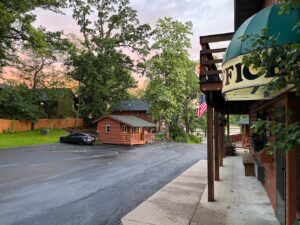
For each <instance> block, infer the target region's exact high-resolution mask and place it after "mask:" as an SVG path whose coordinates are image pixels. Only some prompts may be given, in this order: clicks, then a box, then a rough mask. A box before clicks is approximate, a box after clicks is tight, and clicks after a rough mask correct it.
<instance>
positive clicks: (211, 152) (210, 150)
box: [207, 105, 215, 202]
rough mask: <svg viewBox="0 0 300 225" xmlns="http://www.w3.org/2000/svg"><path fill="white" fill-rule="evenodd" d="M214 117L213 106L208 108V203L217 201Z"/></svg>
mask: <svg viewBox="0 0 300 225" xmlns="http://www.w3.org/2000/svg"><path fill="white" fill-rule="evenodd" d="M213 117H214V110H213V108H212V107H211V106H209V105H208V106H207V188H208V201H209V202H213V201H214V200H215V197H214V195H215V193H214V192H215V190H214V140H213V125H214V124H213Z"/></svg>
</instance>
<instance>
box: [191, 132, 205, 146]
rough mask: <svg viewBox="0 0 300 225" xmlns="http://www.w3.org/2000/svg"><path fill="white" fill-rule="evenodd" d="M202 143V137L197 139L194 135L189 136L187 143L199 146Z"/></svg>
mask: <svg viewBox="0 0 300 225" xmlns="http://www.w3.org/2000/svg"><path fill="white" fill-rule="evenodd" d="M201 142H202V137H197V136H195V135H192V134H190V135H189V143H191V144H200V143H201Z"/></svg>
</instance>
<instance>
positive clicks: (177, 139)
mask: <svg viewBox="0 0 300 225" xmlns="http://www.w3.org/2000/svg"><path fill="white" fill-rule="evenodd" d="M173 140H174V141H175V142H180V143H188V142H189V137H188V135H187V134H183V135H182V134H181V135H178V136H176V137H175V138H174V139H173Z"/></svg>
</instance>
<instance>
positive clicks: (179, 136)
mask: <svg viewBox="0 0 300 225" xmlns="http://www.w3.org/2000/svg"><path fill="white" fill-rule="evenodd" d="M170 137H171V140H173V141H175V142H180V143H190V144H200V143H201V142H202V138H201V137H197V136H195V135H192V134H187V133H186V132H185V131H184V130H183V129H181V128H179V127H176V128H172V129H170Z"/></svg>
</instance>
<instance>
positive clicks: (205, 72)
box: [200, 70, 222, 76]
mask: <svg viewBox="0 0 300 225" xmlns="http://www.w3.org/2000/svg"><path fill="white" fill-rule="evenodd" d="M216 74H222V70H206V71H201V74H200V75H201V76H204V75H216Z"/></svg>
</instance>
